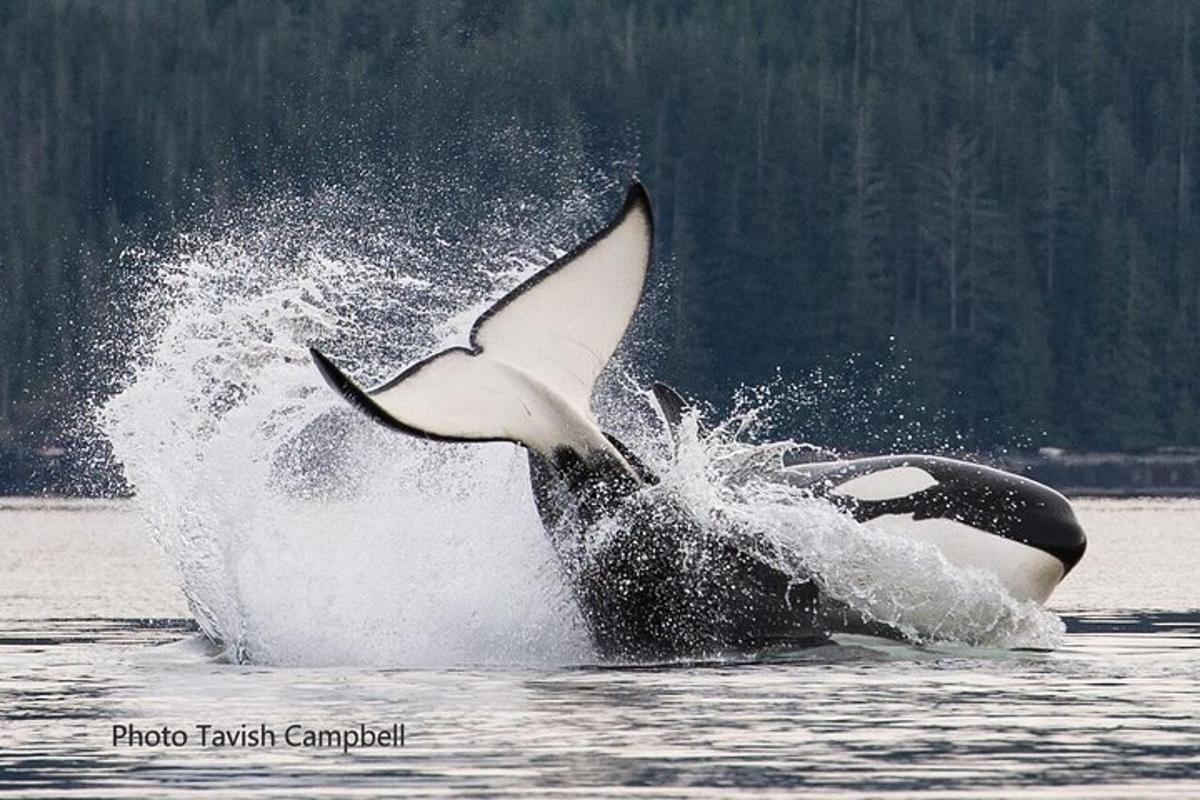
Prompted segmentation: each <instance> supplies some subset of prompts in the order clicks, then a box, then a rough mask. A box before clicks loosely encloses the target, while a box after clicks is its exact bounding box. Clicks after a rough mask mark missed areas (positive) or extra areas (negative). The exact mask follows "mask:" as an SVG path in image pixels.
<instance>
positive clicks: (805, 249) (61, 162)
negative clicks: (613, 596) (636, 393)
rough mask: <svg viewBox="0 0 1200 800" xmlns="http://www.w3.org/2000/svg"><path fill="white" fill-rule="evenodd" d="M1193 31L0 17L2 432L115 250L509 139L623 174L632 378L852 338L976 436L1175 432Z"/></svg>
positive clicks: (1183, 27) (1149, 440)
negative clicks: (242, 204)
mask: <svg viewBox="0 0 1200 800" xmlns="http://www.w3.org/2000/svg"><path fill="white" fill-rule="evenodd" d="M1198 24H1200V7H1198V6H1197V4H1196V3H1194V2H1171V1H1169V0H1159V1H1156V2H1137V3H1133V2H1126V1H1125V0H1095V1H1093V2H1085V1H1082V0H1080V1H1074V0H1072V1H1068V0H1062V1H1058V0H1054V1H1050V0H1046V1H1043V2H1035V1H1034V0H942V1H940V2H920V3H918V2H901V0H810V1H806V2H793V1H792V0H779V1H778V2H768V1H767V0H761V1H757V0H739V1H737V2H716V1H715V0H714V1H712V2H707V1H705V0H676V1H674V2H667V1H665V0H664V1H661V2H658V1H648V2H635V1H633V0H591V1H584V0H579V1H578V2H567V1H565V0H528V2H520V1H518V0H403V1H399V2H371V1H368V2H335V1H334V0H325V1H323V0H288V1H286V2H257V1H256V0H240V1H239V0H207V2H203V1H201V0H180V2H170V3H167V2H151V1H150V0H145V1H144V2H136V1H129V0H96V1H91V0H0V439H3V438H4V433H3V432H4V431H7V435H8V436H10V437H12V436H19V435H24V436H26V437H28V436H32V435H34V434H38V435H42V433H43V432H44V431H46V430H48V429H49V428H50V427H51V424H52V423H51V422H50V420H51V419H52V418H53V417H55V416H56V415H60V414H61V409H62V408H64V407H67V406H68V405H69V402H70V400H71V399H73V398H74V399H77V398H79V397H82V396H85V395H87V394H88V393H89V392H94V391H96V390H97V384H98V379H97V378H96V376H95V373H94V370H90V369H89V365H88V364H87V363H85V362H86V361H87V360H89V359H92V358H94V357H95V353H94V352H93V351H94V348H93V347H92V346H91V342H92V341H93V339H94V337H95V331H96V330H97V327H98V326H99V325H101V324H102V322H103V320H102V319H101V317H102V315H103V314H105V313H108V312H107V311H106V309H108V308H110V307H111V303H110V302H108V301H109V299H110V298H107V297H106V293H111V292H114V291H117V289H116V288H114V287H116V286H119V285H120V283H119V281H113V280H112V279H111V276H110V273H111V272H112V271H113V270H118V269H120V268H121V267H120V265H119V263H118V260H117V258H116V256H117V254H118V253H119V251H120V250H121V249H123V248H125V247H128V246H130V245H131V244H135V243H137V242H139V241H144V240H145V239H146V238H147V237H153V236H155V235H163V234H166V233H170V232H171V231H172V230H175V229H176V227H177V226H178V225H180V224H181V221H186V220H187V219H188V218H189V217H191V216H194V215H196V214H199V213H203V212H206V211H210V210H212V209H217V210H219V209H221V208H223V207H225V206H228V205H229V204H231V203H235V202H238V200H239V198H244V197H245V196H247V194H249V193H252V192H254V191H255V190H256V189H257V188H258V187H261V186H262V185H263V184H264V183H265V182H268V181H269V182H276V183H278V182H280V181H284V182H288V183H289V184H290V185H292V186H299V187H303V186H304V185H305V183H306V181H312V180H314V176H325V177H328V176H331V175H332V176H334V177H337V171H338V168H339V164H342V163H349V162H353V163H356V164H361V163H363V162H364V160H366V161H367V162H370V161H371V160H372V159H375V158H377V159H379V160H380V161H381V162H382V161H386V159H387V158H389V154H395V153H397V152H401V153H416V154H427V155H428V156H429V157H430V158H433V157H434V154H438V153H443V154H444V153H445V152H446V150H445V148H446V145H445V140H446V139H447V137H448V136H449V134H450V132H453V133H454V136H455V137H456V138H455V141H456V142H457V144H456V145H455V148H456V149H455V148H451V150H452V152H451V155H453V156H454V157H455V158H459V157H463V156H466V157H469V155H470V153H469V150H470V146H471V144H470V134H469V133H468V134H464V133H463V132H464V131H465V132H471V131H480V132H486V131H489V130H494V129H496V128H499V127H504V126H517V127H519V128H521V129H523V130H528V131H535V132H537V133H538V135H539V136H541V137H542V140H543V141H548V142H561V143H563V147H564V148H566V147H571V148H574V150H573V152H576V153H578V154H581V155H580V157H581V158H584V159H591V160H593V161H595V162H603V161H604V160H605V159H612V158H614V154H615V155H616V156H618V157H624V158H626V159H627V164H626V165H625V166H623V167H613V169H617V168H627V169H628V172H627V173H626V174H629V173H631V172H633V171H634V170H636V172H637V173H638V174H639V175H640V176H642V178H643V179H644V180H645V181H646V182H647V184H648V186H649V187H650V190H651V192H652V194H653V197H654V200H655V203H656V213H657V218H658V221H659V237H660V238H659V242H658V246H659V253H660V255H661V257H662V258H664V259H667V260H669V261H670V262H671V263H672V264H673V273H672V275H673V287H672V289H673V291H672V296H671V306H670V308H671V313H670V323H669V331H668V333H669V335H668V337H667V344H666V346H665V352H666V354H667V356H668V357H667V358H664V359H663V365H662V372H663V374H664V375H665V376H666V377H667V378H669V379H671V380H673V381H675V382H677V383H679V384H681V385H682V386H683V387H684V388H685V389H687V390H688V391H690V392H692V393H694V394H700V395H707V396H710V397H711V399H713V400H719V399H721V398H722V397H725V396H727V395H728V392H729V391H730V390H731V389H732V387H735V386H736V385H737V384H738V383H739V382H742V381H748V382H759V381H762V380H764V379H765V378H769V377H770V376H771V375H773V374H775V368H776V367H777V366H778V367H781V369H782V374H783V375H785V376H789V375H791V376H803V375H805V374H807V373H808V371H810V370H812V369H814V368H815V367H820V366H822V365H824V366H829V365H831V364H833V365H835V366H836V364H837V363H839V360H841V359H846V358H848V357H849V356H851V354H856V353H857V354H861V355H860V356H858V357H857V363H859V364H876V363H878V364H880V365H882V367H881V369H882V370H883V371H885V372H886V371H888V370H890V369H892V368H893V367H895V366H896V365H902V366H904V368H905V374H906V375H908V376H910V377H909V379H907V380H908V381H909V382H906V383H904V384H903V386H902V387H899V388H895V389H893V390H894V391H904V392H909V391H911V392H912V393H913V396H914V398H915V399H916V400H918V401H920V403H922V404H924V406H925V407H926V408H928V409H948V410H951V411H953V413H954V419H955V420H956V422H955V424H956V425H961V426H962V428H963V429H964V430H968V431H970V435H971V437H972V439H973V442H974V443H975V444H976V445H978V446H987V445H989V444H992V443H994V442H996V441H1000V440H1005V441H1008V440H1010V439H1011V436H1012V435H1013V433H1014V432H1016V433H1018V434H1024V435H1027V436H1028V437H1030V438H1029V441H1032V442H1037V443H1051V444H1065V445H1069V446H1075V447H1090V448H1141V447H1152V446H1161V445H1172V444H1174V445H1194V444H1198V443H1200V261H1198V259H1200V214H1198V213H1197V211H1198V209H1197V199H1196V198H1197V194H1198V190H1200V186H1198V185H1197V179H1198V174H1200V173H1198V170H1197V156H1198V155H1200V154H1198V153H1197V127H1198V126H1197V115H1196V111H1197V100H1198V98H1197V72H1196V61H1197V58H1198V55H1200V53H1198V47H1200V45H1198V40H1200V32H1197V31H1196V30H1195V28H1196V27H1197V25H1198ZM601 166H602V167H603V165H601ZM479 180H481V181H484V180H505V178H504V176H500V175H488V174H485V173H484V172H483V171H481V174H480V176H479ZM524 190H526V191H536V190H537V187H524ZM613 202H614V203H615V202H616V198H614V200H613ZM564 244H565V243H564ZM868 372H869V370H868ZM63 376H70V377H68V379H67V380H65V381H64V380H63ZM863 379H864V380H870V379H872V378H870V377H869V376H867V377H864V378H863Z"/></svg>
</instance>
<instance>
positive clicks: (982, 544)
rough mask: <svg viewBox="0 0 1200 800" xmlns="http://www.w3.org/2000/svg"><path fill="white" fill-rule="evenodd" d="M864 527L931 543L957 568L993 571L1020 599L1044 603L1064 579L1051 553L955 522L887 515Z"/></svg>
mask: <svg viewBox="0 0 1200 800" xmlns="http://www.w3.org/2000/svg"><path fill="white" fill-rule="evenodd" d="M864 524H866V525H870V526H872V527H877V528H884V529H886V530H888V531H891V532H893V533H898V534H901V535H903V536H908V537H909V538H912V539H916V540H917V541H922V542H928V543H929V544H932V545H933V546H935V547H937V548H938V550H940V551H941V553H942V555H943V556H945V558H946V560H947V561H949V562H950V563H951V564H953V565H955V566H956V567H974V568H977V569H981V570H986V571H988V572H991V573H993V574H994V575H995V576H996V577H997V578H999V579H1000V583H1001V584H1003V585H1004V587H1005V588H1006V589H1008V591H1009V593H1010V594H1011V595H1012V596H1013V597H1015V598H1016V599H1017V600H1036V601H1037V602H1039V603H1044V602H1046V600H1047V599H1048V598H1049V597H1050V593H1051V592H1053V591H1054V587H1056V586H1058V584H1059V582H1060V581H1061V580H1062V579H1063V574H1064V573H1063V565H1062V562H1061V561H1059V560H1058V559H1057V558H1055V557H1054V556H1052V555H1050V554H1049V553H1046V552H1043V551H1041V550H1038V549H1037V548H1034V547H1029V546H1028V545H1024V544H1021V543H1020V542H1014V541H1013V540H1012V539H1005V538H1004V537H1002V536H996V535H995V534H991V533H988V532H987V531H981V530H979V529H978V528H972V527H971V526H970V525H966V524H964V523H962V522H956V521H955V520H951V519H940V518H934V519H922V520H915V519H913V517H912V515H911V514H884V515H882V516H879V517H876V518H874V519H872V520H869V521H867V522H865V523H864Z"/></svg>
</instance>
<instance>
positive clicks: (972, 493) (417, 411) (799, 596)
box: [311, 182, 1084, 660]
mask: <svg viewBox="0 0 1200 800" xmlns="http://www.w3.org/2000/svg"><path fill="white" fill-rule="evenodd" d="M653 239H654V222H653V216H652V214H651V209H650V200H649V196H648V195H647V193H646V191H645V189H644V188H643V187H642V185H641V184H640V183H636V182H635V183H634V184H633V185H632V186H631V187H630V189H629V192H628V194H627V196H626V199H625V203H624V205H623V207H622V208H621V211H620V213H619V214H618V215H617V216H616V218H615V219H614V220H613V221H612V222H611V223H609V224H608V225H607V226H606V227H605V228H603V229H602V230H600V231H599V232H597V233H596V234H595V235H593V236H592V237H590V238H589V239H587V240H586V241H585V242H583V243H582V244H580V245H579V246H577V247H576V248H574V249H573V250H571V251H570V252H569V253H567V254H566V255H564V256H562V257H561V258H559V259H557V260H556V261H555V262H554V263H552V264H550V265H549V266H547V267H546V268H544V269H542V270H541V271H540V272H538V273H536V274H535V275H533V276H532V277H530V278H528V279H527V280H525V281H524V282H522V283H521V284H520V285H518V286H517V287H516V288H515V289H513V290H512V291H510V292H509V293H508V294H506V295H504V296H503V297H501V298H500V299H499V300H498V301H496V302H495V303H494V304H493V305H492V306H491V307H489V308H488V309H487V310H486V311H484V312H483V314H481V315H480V317H479V318H478V319H477V320H476V321H475V323H474V325H473V326H472V328H471V332H470V338H469V346H468V347H452V348H449V349H446V350H442V351H441V352H438V353H434V354H432V355H430V356H429V357H427V358H424V359H422V360H421V361H418V362H416V363H415V364H413V365H411V366H409V367H408V368H406V369H405V370H403V371H402V372H401V373H400V374H399V375H397V376H396V377H395V378H393V379H391V380H389V381H387V382H386V383H384V384H383V385H381V386H379V387H377V388H375V389H371V390H364V389H362V388H360V387H359V386H358V385H357V384H355V383H354V382H353V381H352V380H351V379H350V378H348V377H347V376H346V375H345V374H344V373H343V372H342V371H341V370H340V369H338V367H337V366H335V365H334V364H333V362H331V361H330V360H329V359H328V358H327V357H326V356H325V355H323V354H322V353H320V352H319V351H317V350H316V349H312V350H311V354H312V358H313V360H314V361H315V363H316V365H317V367H318V368H319V369H320V371H321V373H322V375H323V376H324V377H325V380H326V381H327V382H328V383H329V385H330V386H332V387H333V388H334V389H336V390H337V391H338V392H340V393H341V394H342V395H343V397H345V398H346V399H347V400H349V401H350V402H351V403H353V404H354V405H356V406H358V407H359V408H360V409H362V410H363V411H364V412H366V413H367V414H369V415H370V416H371V417H373V418H374V419H376V420H377V421H379V422H380V423H382V424H384V425H387V426H388V427H391V428H393V429H396V430H399V431H402V432H404V433H408V434H411V435H414V436H419V437H424V438H430V439H438V440H447V441H475V442H484V441H508V442H514V443H517V444H519V445H522V446H523V447H525V448H526V450H527V452H528V458H529V473H530V482H531V486H532V490H533V495H534V500H535V503H536V506H537V509H538V513H539V516H540V517H541V519H542V522H543V524H544V527H545V528H546V531H547V534H548V536H549V537H550V539H551V542H552V544H553V546H554V549H555V551H556V553H557V554H558V557H559V560H560V562H561V564H562V567H563V569H564V572H565V574H566V577H567V581H568V583H569V585H570V587H571V589H572V591H573V592H574V594H575V597H576V600H577V601H578V605H579V608H580V611H581V614H582V617H583V619H584V622H585V624H586V625H587V627H588V632H589V634H590V637H591V640H592V642H593V644H594V646H595V648H596V650H597V652H598V654H599V655H600V656H601V657H603V658H605V659H610V660H647V659H664V658H698V657H710V656H720V655H723V654H728V653H733V652H749V651H760V650H762V649H765V648H794V647H799V646H805V645H810V644H815V643H823V642H827V641H828V635H829V634H830V633H833V632H836V631H839V630H847V629H849V630H859V631H863V632H869V633H880V634H883V635H889V634H890V633H892V632H891V631H889V630H887V629H886V626H882V627H881V626H878V625H872V624H871V623H870V622H869V621H868V620H864V619H862V618H861V617H857V616H856V615H855V614H853V613H850V612H849V611H848V610H847V609H845V608H841V607H839V605H838V604H837V603H836V602H834V601H832V600H830V599H829V598H827V597H823V596H822V594H821V592H820V591H819V588H818V585H817V582H816V581H815V580H811V579H808V578H805V577H804V576H800V577H797V576H796V575H794V574H792V573H791V572H788V571H784V570H783V569H781V568H780V567H778V566H776V564H777V561H776V560H775V559H772V558H770V557H769V555H770V554H769V553H767V552H766V551H765V550H764V549H763V547H762V543H761V542H760V541H756V540H755V536H754V532H753V531H744V532H737V533H735V534H734V535H730V534H729V532H727V531H721V532H716V531H713V530H711V529H710V528H709V527H707V526H705V525H703V524H702V523H701V522H700V521H699V520H697V519H695V518H694V516H693V515H692V514H690V513H689V512H688V511H687V509H686V508H684V507H683V506H682V504H681V503H679V502H677V501H674V500H671V499H670V498H667V497H663V496H662V495H663V493H651V492H645V491H642V489H643V488H645V487H646V486H647V485H649V484H654V483H656V482H657V478H656V477H655V476H654V475H653V474H652V473H651V472H650V470H648V469H647V468H646V466H645V465H644V464H643V463H642V461H641V460H640V459H639V458H638V457H637V455H636V454H635V453H633V452H632V451H630V449H629V448H628V447H627V446H625V445H624V444H623V443H622V442H620V441H619V440H617V439H616V438H615V437H614V436H612V435H611V434H608V433H606V432H605V431H603V430H601V428H600V426H599V424H598V423H597V421H596V418H595V416H594V414H593V412H592V409H591V399H592V393H593V390H594V388H595V385H596V381H597V379H598V378H599V376H600V373H601V372H602V370H603V369H604V367H605V365H606V364H607V363H608V361H609V359H610V358H611V357H612V355H613V353H614V352H615V351H616V349H617V347H618V345H619V344H620V342H621V340H622V338H623V337H624V335H625V332H626V330H627V329H628V327H629V325H630V323H631V321H632V319H633V316H634V314H635V312H636V311H637V308H638V305H639V303H640V301H641V297H642V292H643V288H644V286H645V282H646V275H647V271H648V269H649V267H650V263H651V258H652V252H653ZM655 395H656V397H657V398H658V402H659V404H660V406H661V407H662V410H663V414H664V416H665V417H666V418H667V420H668V422H669V423H670V424H672V425H676V424H677V422H678V419H679V418H680V416H681V415H682V414H683V413H684V412H685V411H686V409H687V404H686V402H685V401H684V400H683V399H682V398H681V397H680V396H679V395H678V394H677V393H676V392H674V390H671V389H669V388H667V387H665V386H662V385H661V384H660V385H658V386H656V387H655ZM768 477H769V479H771V480H779V481H781V482H785V483H788V484H790V485H796V486H801V487H803V488H805V489H808V490H810V491H811V493H812V494H814V495H818V496H821V497H825V498H828V499H829V500H830V501H831V502H833V503H835V504H836V505H838V506H840V507H842V508H844V509H845V510H846V511H847V512H848V513H850V514H851V515H853V516H854V517H855V518H856V519H859V520H860V521H863V522H866V523H868V524H871V523H873V522H879V523H880V524H883V523H886V524H887V525H888V526H889V527H900V528H902V529H912V531H913V535H915V536H917V537H918V538H924V539H925V540H927V541H931V542H932V543H934V544H935V545H937V546H938V547H939V548H941V549H942V550H943V552H944V554H945V555H946V557H947V559H948V560H950V561H951V562H952V563H958V564H964V565H967V566H979V567H981V568H984V569H991V570H992V571H993V572H995V573H996V574H997V576H998V577H1000V579H1001V581H1002V582H1003V583H1004V585H1005V586H1006V587H1008V589H1009V591H1010V592H1012V593H1013V594H1014V596H1017V597H1018V598H1019V599H1034V600H1038V601H1043V600H1045V598H1046V597H1047V596H1048V595H1049V593H1050V590H1052V589H1053V587H1054V585H1056V584H1057V582H1058V581H1059V580H1061V578H1062V576H1063V575H1065V574H1066V572H1067V571H1068V570H1070V568H1071V567H1072V566H1074V564H1075V562H1076V561H1078V559H1079V557H1080V555H1082V552H1083V547H1084V537H1083V532H1082V530H1081V529H1080V528H1079V525H1078V523H1077V522H1076V521H1075V519H1074V516H1073V514H1072V513H1071V509H1070V506H1069V504H1067V502H1066V501H1065V500H1064V499H1063V498H1062V496H1061V495H1059V494H1057V493H1056V492H1054V491H1053V490H1051V489H1048V488H1046V487H1044V486H1041V485H1040V484H1037V483H1035V482H1033V481H1030V480H1027V479H1025V478H1021V477H1019V476H1015V475H1008V474H1007V473H1002V472H999V471H997V470H990V469H988V468H986V467H980V466H978V465H974V464H966V463H965V462H958V461H952V460H950V459H944V458H936V457H933V456H885V457H881V458H878V459H860V460H856V461H837V460H827V461H820V462H807V463H788V461H787V459H786V458H784V459H782V460H781V461H780V462H779V463H778V464H777V465H775V466H774V468H772V469H771V470H769V475H768ZM921 526H924V527H921Z"/></svg>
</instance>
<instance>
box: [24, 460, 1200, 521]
mask: <svg viewBox="0 0 1200 800" xmlns="http://www.w3.org/2000/svg"><path fill="white" fill-rule="evenodd" d="M854 455H867V454H865V453H856V454H854ZM955 457H958V458H963V457H965V458H966V459H967V460H970V461H977V462H979V463H981V464H986V465H989V466H994V467H997V468H999V469H1004V470H1007V471H1009V472H1014V473H1016V474H1018V475H1024V476H1026V477H1028V478H1032V479H1033V480H1036V481H1039V482H1041V483H1044V484H1046V485H1047V486H1051V487H1053V488H1055V489H1057V490H1058V491H1060V492H1062V493H1063V494H1064V495H1066V496H1068V497H1200V448H1163V449H1160V450H1155V451H1150V452H1141V453H1120V452H1077V453H1076V452H1069V451H1064V450H1059V449H1057V448H1042V449H1041V450H1039V451H1037V452H1033V453H1010V454H1005V455H989V454H986V453H981V454H976V455H973V456H972V455H967V456H962V455H959V454H955ZM130 496H131V493H130V492H129V491H128V490H127V489H126V487H125V486H124V485H123V482H122V481H121V479H120V478H119V477H118V476H117V475H116V474H96V471H95V470H94V469H93V470H90V471H89V470H87V469H85V468H84V466H83V465H82V464H80V463H79V461H78V460H76V459H73V458H71V457H70V454H67V453H63V452H61V451H58V452H53V453H51V454H43V453H39V452H34V451H19V452H18V451H14V450H11V449H7V448H4V449H0V507H6V506H9V505H11V502H6V501H11V500H14V499H16V500H25V499H44V500H47V501H51V500H70V499H96V500H105V499H107V500H113V499H126V498H128V497H130Z"/></svg>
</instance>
